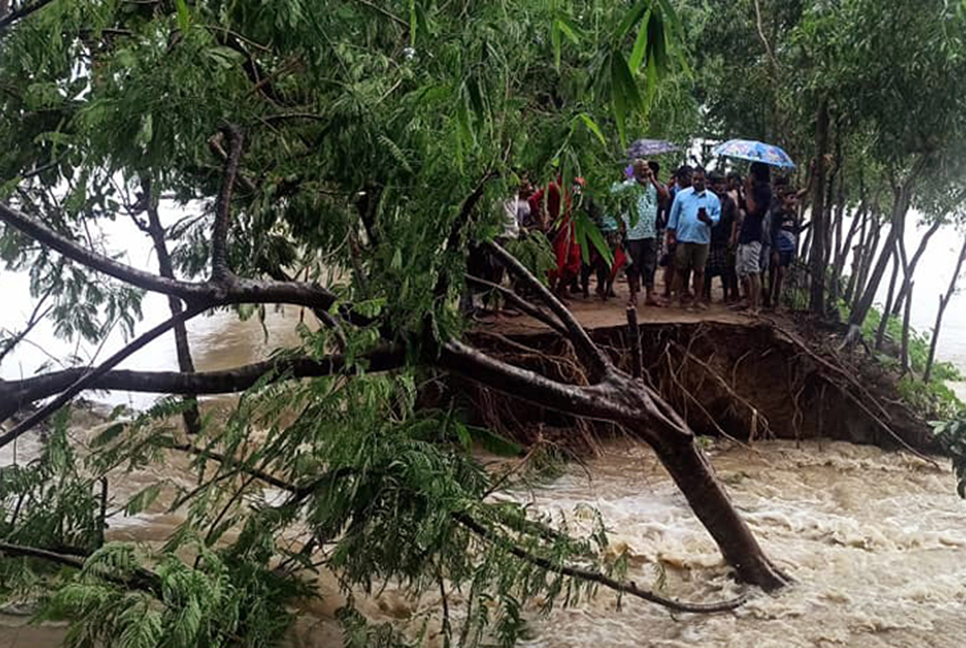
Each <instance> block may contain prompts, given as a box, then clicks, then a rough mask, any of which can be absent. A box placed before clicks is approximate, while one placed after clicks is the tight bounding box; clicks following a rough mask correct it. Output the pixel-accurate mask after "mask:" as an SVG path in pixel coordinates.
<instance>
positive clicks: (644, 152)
mask: <svg viewBox="0 0 966 648" xmlns="http://www.w3.org/2000/svg"><path fill="white" fill-rule="evenodd" d="M679 150H681V149H680V147H679V146H677V145H676V144H672V143H671V142H665V141H664V140H653V139H639V140H637V141H636V142H634V143H633V144H631V145H630V147H628V149H627V157H629V158H630V159H632V160H633V159H635V158H646V157H650V156H652V155H661V154H662V153H673V152H674V151H679Z"/></svg>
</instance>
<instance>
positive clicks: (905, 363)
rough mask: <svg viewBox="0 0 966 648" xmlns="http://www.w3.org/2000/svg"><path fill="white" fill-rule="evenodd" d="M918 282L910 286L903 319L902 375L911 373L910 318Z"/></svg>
mask: <svg viewBox="0 0 966 648" xmlns="http://www.w3.org/2000/svg"><path fill="white" fill-rule="evenodd" d="M915 286H916V282H912V283H910V284H909V298H908V299H907V300H906V314H905V317H903V318H902V354H901V355H902V375H903V376H905V375H906V374H907V373H909V318H910V317H911V316H912V289H913V288H914V287H915Z"/></svg>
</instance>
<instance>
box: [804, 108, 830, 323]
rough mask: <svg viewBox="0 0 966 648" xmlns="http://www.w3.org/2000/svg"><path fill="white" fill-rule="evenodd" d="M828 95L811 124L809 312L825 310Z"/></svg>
mask: <svg viewBox="0 0 966 648" xmlns="http://www.w3.org/2000/svg"><path fill="white" fill-rule="evenodd" d="M828 119H829V118H828V99H822V101H821V103H820V104H819V107H818V115H817V120H816V126H815V187H814V190H813V191H814V197H813V198H812V250H811V257H810V270H811V272H810V274H811V276H812V283H811V287H810V291H809V300H808V308H809V310H810V311H811V312H812V314H813V315H819V316H821V315H823V314H824V310H825V236H826V232H825V230H826V223H825V154H826V152H827V151H828Z"/></svg>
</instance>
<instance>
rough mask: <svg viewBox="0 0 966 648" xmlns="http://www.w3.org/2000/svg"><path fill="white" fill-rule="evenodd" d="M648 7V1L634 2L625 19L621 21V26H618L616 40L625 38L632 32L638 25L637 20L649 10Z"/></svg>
mask: <svg viewBox="0 0 966 648" xmlns="http://www.w3.org/2000/svg"><path fill="white" fill-rule="evenodd" d="M647 8H648V3H646V2H635V3H633V5H632V6H631V8H630V9H629V10H628V11H627V13H626V14H624V20H622V21H621V24H620V26H619V27H618V28H617V38H615V39H614V40H615V42H619V41H621V40H623V39H624V37H625V36H627V35H628V34H629V33H631V30H632V29H633V28H634V25H636V24H637V21H639V20H640V19H641V16H643V15H644V12H645V11H647Z"/></svg>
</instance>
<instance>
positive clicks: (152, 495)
mask: <svg viewBox="0 0 966 648" xmlns="http://www.w3.org/2000/svg"><path fill="white" fill-rule="evenodd" d="M162 488H164V482H158V483H156V484H151V485H150V486H148V487H147V488H144V489H142V490H140V491H138V492H137V493H135V494H134V496H133V497H131V499H129V500H128V502H127V504H126V505H125V506H124V512H125V513H126V514H127V515H137V514H138V513H141V512H142V511H144V510H146V509H147V508H148V507H149V506H151V505H152V504H154V501H155V500H156V499H158V495H160V494H161V489H162Z"/></svg>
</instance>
